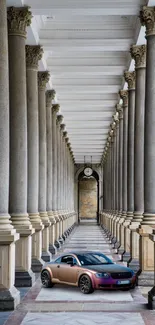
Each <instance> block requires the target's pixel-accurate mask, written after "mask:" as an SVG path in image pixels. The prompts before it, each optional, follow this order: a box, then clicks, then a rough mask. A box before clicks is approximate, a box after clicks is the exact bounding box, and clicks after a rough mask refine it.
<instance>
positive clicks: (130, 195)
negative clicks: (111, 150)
mask: <svg viewBox="0 0 155 325" xmlns="http://www.w3.org/2000/svg"><path fill="white" fill-rule="evenodd" d="M135 77H136V73H135V71H133V72H129V71H126V72H125V73H124V78H125V81H126V82H127V83H128V152H127V155H128V165H127V216H126V219H125V222H124V227H125V233H124V236H125V238H124V245H125V247H124V248H125V253H124V254H123V261H125V262H129V260H130V258H131V256H130V228H129V226H130V223H131V220H132V218H133V212H134V127H135Z"/></svg>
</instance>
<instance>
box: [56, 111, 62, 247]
mask: <svg viewBox="0 0 155 325" xmlns="http://www.w3.org/2000/svg"><path fill="white" fill-rule="evenodd" d="M62 121H63V116H62V115H58V116H57V139H58V147H57V149H58V152H57V160H58V170H57V171H58V175H57V182H58V192H57V193H58V194H57V196H58V210H59V223H58V227H59V237H58V240H59V242H60V243H61V244H62V243H63V238H62V220H63V217H62V211H61V186H62V183H61V128H60V126H61V123H62Z"/></svg>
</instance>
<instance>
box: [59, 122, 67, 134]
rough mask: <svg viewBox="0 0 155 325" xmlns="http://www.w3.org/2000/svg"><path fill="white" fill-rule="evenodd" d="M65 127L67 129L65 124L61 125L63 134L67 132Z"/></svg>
mask: <svg viewBox="0 0 155 325" xmlns="http://www.w3.org/2000/svg"><path fill="white" fill-rule="evenodd" d="M65 127H66V125H65V124H61V125H60V128H61V131H62V132H64V131H65Z"/></svg>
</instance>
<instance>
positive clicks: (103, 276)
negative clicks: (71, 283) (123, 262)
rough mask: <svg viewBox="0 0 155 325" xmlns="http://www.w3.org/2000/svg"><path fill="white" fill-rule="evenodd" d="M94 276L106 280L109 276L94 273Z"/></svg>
mask: <svg viewBox="0 0 155 325" xmlns="http://www.w3.org/2000/svg"><path fill="white" fill-rule="evenodd" d="M95 275H96V277H97V278H105V279H107V278H109V277H110V274H108V273H96V274H95Z"/></svg>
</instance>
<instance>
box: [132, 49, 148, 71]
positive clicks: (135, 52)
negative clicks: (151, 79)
mask: <svg viewBox="0 0 155 325" xmlns="http://www.w3.org/2000/svg"><path fill="white" fill-rule="evenodd" d="M130 53H131V57H132V59H134V60H135V68H136V69H140V68H145V67H146V45H132V46H131V49H130Z"/></svg>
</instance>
